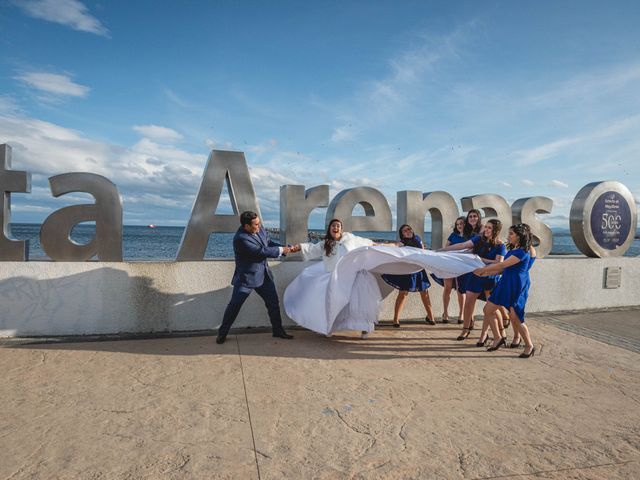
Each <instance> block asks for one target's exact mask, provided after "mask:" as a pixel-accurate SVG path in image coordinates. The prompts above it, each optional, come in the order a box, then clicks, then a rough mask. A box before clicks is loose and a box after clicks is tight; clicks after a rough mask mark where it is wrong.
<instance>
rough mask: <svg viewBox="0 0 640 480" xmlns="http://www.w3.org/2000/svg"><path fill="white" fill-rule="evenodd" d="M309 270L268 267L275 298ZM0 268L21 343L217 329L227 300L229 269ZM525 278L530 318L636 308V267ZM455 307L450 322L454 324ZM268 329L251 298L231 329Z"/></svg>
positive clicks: (13, 332)
mask: <svg viewBox="0 0 640 480" xmlns="http://www.w3.org/2000/svg"><path fill="white" fill-rule="evenodd" d="M308 265H309V263H306V262H272V263H271V266H272V269H273V271H274V274H275V277H276V283H277V286H278V290H279V292H280V298H282V294H283V292H284V289H285V288H286V286H287V285H288V283H289V282H291V281H292V280H293V279H294V278H295V276H296V275H298V273H300V271H301V270H302V269H303V268H305V267H306V266H308ZM2 267H3V268H2V269H1V271H0V302H1V304H2V314H1V318H0V336H1V337H21V336H55V335H100V334H118V333H153V332H170V331H173V332H180V331H196V330H208V329H214V328H216V327H217V326H218V325H219V324H220V322H221V319H222V313H223V311H224V308H225V306H226V304H227V302H228V301H229V298H230V297H231V285H230V284H229V282H230V279H231V276H232V274H233V269H234V262H233V261H232V260H212V261H201V262H129V263H103V262H81V263H73V262H70V263H66V262H60V263H56V262H3V264H2ZM606 267H621V268H622V276H621V282H620V287H619V288H613V289H605V288H604V269H605V268H606ZM531 274H532V288H531V291H530V299H529V303H528V311H529V312H553V311H566V310H590V309H607V308H618V307H637V306H640V296H638V294H637V292H638V291H640V258H636V257H633V258H631V257H620V258H614V259H593V258H586V257H582V256H550V257H547V258H544V259H540V260H538V262H537V263H536V265H535V266H534V268H533V269H532V272H531ZM381 288H382V289H383V290H384V292H385V294H387V295H388V296H387V297H386V299H385V301H384V304H383V309H382V314H381V320H389V319H391V318H392V316H393V304H394V301H395V294H394V293H392V290H391V289H390V287H388V286H387V285H386V284H385V283H384V282H381ZM389 293H391V294H390V295H389ZM430 293H431V299H432V302H433V305H434V311H435V314H436V317H439V316H440V315H441V312H442V288H441V287H440V286H438V285H437V284H435V283H434V285H433V287H432V288H431V289H430ZM452 297H453V298H452V302H451V308H450V315H451V316H456V315H457V303H456V300H455V295H452ZM481 306H482V304H481V303H479V305H478V308H477V310H476V311H477V313H480V312H481ZM283 314H284V312H283ZM403 317H404V318H413V319H415V318H423V317H424V309H423V307H422V304H421V302H420V298H419V295H417V294H416V295H410V297H409V301H408V302H407V306H406V307H405V310H404V312H403ZM285 322H286V323H291V320H290V319H288V318H286V317H285ZM267 325H268V319H267V315H266V309H265V308H264V305H263V304H262V301H261V299H260V298H259V297H258V296H257V295H252V296H251V297H250V298H249V300H248V301H247V303H246V304H245V306H244V307H243V309H242V311H241V313H240V316H239V317H238V320H237V321H236V323H235V324H234V327H239V328H243V327H244V328H247V327H264V326H267Z"/></svg>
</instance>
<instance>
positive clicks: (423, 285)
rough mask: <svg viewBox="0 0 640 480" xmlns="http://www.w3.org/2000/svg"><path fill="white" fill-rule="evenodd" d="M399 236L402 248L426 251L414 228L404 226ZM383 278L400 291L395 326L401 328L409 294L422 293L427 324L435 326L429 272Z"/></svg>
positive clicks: (395, 309)
mask: <svg viewBox="0 0 640 480" xmlns="http://www.w3.org/2000/svg"><path fill="white" fill-rule="evenodd" d="M398 236H399V237H400V242H401V243H400V246H401V247H414V248H420V249H423V250H424V244H423V243H422V240H421V239H420V237H419V236H418V235H416V234H415V233H414V232H413V228H411V226H409V225H406V224H404V225H402V226H401V227H400V228H399V229H398ZM382 278H383V279H384V281H385V282H387V283H388V284H389V285H391V286H392V287H393V288H396V289H398V290H399V292H398V297H397V298H396V304H395V308H394V311H393V326H394V327H396V328H400V313H401V312H402V309H403V308H404V304H405V302H406V301H407V297H408V296H409V292H420V298H421V299H422V304H423V305H424V309H425V311H426V312H427V316H426V317H425V319H424V320H425V322H427V323H428V324H429V325H435V324H436V322H435V320H434V319H433V310H432V308H431V300H430V299H429V292H428V288H429V287H430V286H431V282H429V277H428V275H427V272H425V271H424V270H422V271H420V272H417V273H411V274H408V275H390V274H384V275H382Z"/></svg>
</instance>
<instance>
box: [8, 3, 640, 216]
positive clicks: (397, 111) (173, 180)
mask: <svg viewBox="0 0 640 480" xmlns="http://www.w3.org/2000/svg"><path fill="white" fill-rule="evenodd" d="M639 24H640V3H639V2H637V1H635V0H632V1H623V0H618V1H616V2H602V1H586V0H581V1H563V2H557V1H536V2H510V1H499V2H495V1H482V2H478V1H469V2H464V1H455V2H450V1H441V2H432V1H402V0H401V1H380V2H370V1H341V2H338V1H336V2H333V1H323V2H297V1H296V2H294V1H286V0H285V1H278V2H258V1H241V2H238V1H224V0H220V1H216V2H210V1H188V2H157V1H138V0H131V1H127V2H104V1H100V2H93V1H83V2H82V1H79V0H0V143H8V144H10V145H11V146H12V148H13V169H15V170H26V171H29V172H31V174H32V192H31V193H30V194H13V195H12V220H13V221H14V222H41V221H42V220H43V219H44V218H46V217H47V216H48V215H49V214H51V213H52V212H53V211H55V210H57V209H58V208H61V207H63V206H66V205H69V204H74V203H79V202H86V201H87V200H90V197H89V196H86V195H81V194H79V195H73V196H71V195H67V196H63V197H60V198H57V199H55V198H53V197H52V196H51V193H50V190H49V186H48V181H47V178H48V177H49V176H52V175H56V174H60V173H65V172H77V171H86V172H94V173H98V174H101V175H104V176H106V177H107V178H109V179H110V180H111V181H113V182H114V183H116V185H117V186H118V188H119V190H120V193H121V196H122V199H123V206H124V212H125V213H124V215H125V224H142V225H146V224H149V223H154V224H158V225H185V224H186V223H187V221H188V217H189V214H190V211H191V207H192V204H193V201H194V198H195V195H196V193H197V190H198V188H199V184H200V178H201V175H202V171H203V167H204V165H205V162H206V159H207V156H208V154H209V152H210V150H211V149H212V148H216V149H222V150H239V151H243V152H244V153H245V155H246V158H247V161H248V164H249V167H250V171H251V175H252V179H253V182H254V186H255V189H256V192H257V194H258V199H259V203H260V208H261V210H262V214H263V217H264V219H265V221H266V223H268V224H271V225H276V224H277V219H278V210H279V187H280V185H284V184H302V185H306V186H307V188H309V187H312V186H315V185H321V184H328V185H330V188H331V197H333V196H334V195H335V194H336V193H338V192H339V191H340V190H342V189H344V188H350V187H354V186H371V187H375V188H378V189H380V190H381V191H382V192H383V193H384V194H385V196H386V197H387V199H388V200H389V203H390V205H391V208H392V211H393V212H394V216H395V205H396V192H397V191H398V190H421V191H423V192H428V191H433V190H445V191H448V192H449V193H451V194H452V195H453V196H454V197H455V198H458V199H459V198H460V197H462V196H468V195H473V194H479V193H497V194H500V195H503V196H504V197H505V198H506V199H507V200H508V201H509V202H513V201H514V200H516V199H517V198H521V197H524V196H531V195H544V196H549V197H551V198H553V200H554V202H555V205H554V211H553V213H552V214H551V215H548V216H545V218H546V221H547V223H549V224H551V225H553V226H564V227H568V213H569V207H570V205H571V201H572V199H573V197H574V196H575V194H576V193H577V192H578V190H579V189H580V188H581V187H582V186H584V185H585V184H587V183H589V182H592V181H597V180H618V181H620V182H622V183H624V184H625V185H626V186H627V187H628V188H629V189H630V190H631V191H632V192H633V194H634V196H635V198H636V201H638V200H639V199H640V94H639V92H640V28H638V25H639ZM223 203H225V202H223ZM221 208H222V210H221V212H222V213H225V212H226V211H227V209H228V207H225V206H224V205H223V206H222V207H221ZM325 211H326V210H325V209H323V210H319V211H318V212H317V213H316V214H315V215H314V216H313V223H312V226H315V227H317V226H321V225H320V224H321V223H322V219H323V218H324V213H325Z"/></svg>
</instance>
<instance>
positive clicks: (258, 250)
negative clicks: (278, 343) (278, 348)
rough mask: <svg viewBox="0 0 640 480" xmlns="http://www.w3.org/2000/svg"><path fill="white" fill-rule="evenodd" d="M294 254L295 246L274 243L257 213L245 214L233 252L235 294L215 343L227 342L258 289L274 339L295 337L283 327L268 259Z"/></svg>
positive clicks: (232, 296) (236, 235)
mask: <svg viewBox="0 0 640 480" xmlns="http://www.w3.org/2000/svg"><path fill="white" fill-rule="evenodd" d="M293 251H296V248H295V247H283V246H281V245H279V244H277V243H275V242H273V241H271V239H270V238H269V234H268V233H267V232H266V230H265V229H263V228H262V226H261V225H260V218H259V217H258V214H257V213H255V212H250V211H247V212H242V214H241V215H240V228H239V229H238V231H237V232H236V234H235V236H234V237H233V252H234V255H235V260H236V270H235V272H234V273H233V279H232V280H231V283H232V285H233V294H232V295H231V301H230V302H229V305H227V308H226V310H225V311H224V316H223V317H222V325H221V326H220V328H219V329H218V337H217V338H216V343H224V342H225V340H226V339H227V335H228V334H229V330H230V329H231V325H233V322H234V321H235V319H236V317H237V316H238V313H239V312H240V308H241V307H242V304H243V303H244V302H245V300H246V299H247V298H248V297H249V294H250V293H251V291H252V290H255V291H256V293H257V294H258V295H260V296H261V297H262V299H263V300H264V304H265V305H266V307H267V311H268V312H269V320H270V321H271V327H272V328H273V336H274V337H279V338H286V339H291V338H293V336H292V335H289V334H287V332H285V331H284V328H282V317H281V316H280V303H279V301H278V292H276V286H275V284H274V283H273V273H271V269H270V268H269V265H268V264H267V258H278V257H280V256H281V255H286V254H287V253H291V252H293Z"/></svg>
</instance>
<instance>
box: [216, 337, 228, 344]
mask: <svg viewBox="0 0 640 480" xmlns="http://www.w3.org/2000/svg"><path fill="white" fill-rule="evenodd" d="M226 340H227V337H225V336H223V335H218V336H217V337H216V343H217V344H218V345H220V344H222V343H224V342H225V341H226Z"/></svg>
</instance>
